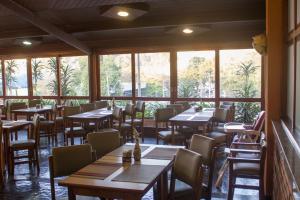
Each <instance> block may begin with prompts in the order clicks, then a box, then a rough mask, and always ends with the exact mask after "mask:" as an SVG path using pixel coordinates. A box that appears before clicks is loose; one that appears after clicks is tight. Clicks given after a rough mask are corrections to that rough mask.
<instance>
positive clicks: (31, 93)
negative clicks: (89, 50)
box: [26, 57, 33, 99]
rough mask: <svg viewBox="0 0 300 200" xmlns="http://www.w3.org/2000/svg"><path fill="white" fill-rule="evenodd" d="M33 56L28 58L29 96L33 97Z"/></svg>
mask: <svg viewBox="0 0 300 200" xmlns="http://www.w3.org/2000/svg"><path fill="white" fill-rule="evenodd" d="M31 59H32V58H31V57H28V58H26V60H27V79H28V80H27V84H28V85H27V87H28V98H29V99H33V97H32V96H33V84H32V66H31Z"/></svg>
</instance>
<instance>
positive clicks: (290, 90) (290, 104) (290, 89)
mask: <svg viewBox="0 0 300 200" xmlns="http://www.w3.org/2000/svg"><path fill="white" fill-rule="evenodd" d="M287 80H288V82H287V102H286V116H287V117H288V118H289V120H290V121H292V120H293V113H294V111H293V109H294V81H293V80H294V45H290V46H289V47H288V64H287Z"/></svg>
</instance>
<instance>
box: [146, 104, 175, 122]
mask: <svg viewBox="0 0 300 200" xmlns="http://www.w3.org/2000/svg"><path fill="white" fill-rule="evenodd" d="M168 104H170V102H169V101H146V102H145V118H148V119H149V118H152V119H153V118H154V114H155V111H156V109H158V108H165V107H167V105H168Z"/></svg>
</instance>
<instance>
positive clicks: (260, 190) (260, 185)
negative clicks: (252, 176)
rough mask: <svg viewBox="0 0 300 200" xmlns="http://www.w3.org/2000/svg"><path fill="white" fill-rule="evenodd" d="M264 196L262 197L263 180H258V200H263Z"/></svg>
mask: <svg viewBox="0 0 300 200" xmlns="http://www.w3.org/2000/svg"><path fill="white" fill-rule="evenodd" d="M264 199H265V195H264V182H263V179H262V178H260V179H259V200H264Z"/></svg>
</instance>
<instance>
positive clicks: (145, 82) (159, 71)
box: [135, 52, 170, 97]
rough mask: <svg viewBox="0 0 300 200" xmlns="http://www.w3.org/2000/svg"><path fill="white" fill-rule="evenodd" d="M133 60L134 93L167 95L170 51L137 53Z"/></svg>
mask: <svg viewBox="0 0 300 200" xmlns="http://www.w3.org/2000/svg"><path fill="white" fill-rule="evenodd" d="M135 62H136V63H135V81H136V90H137V91H136V95H137V96H139V97H169V96H170V53H164V52H162V53H161V52H160V53H138V54H136V55H135Z"/></svg>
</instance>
